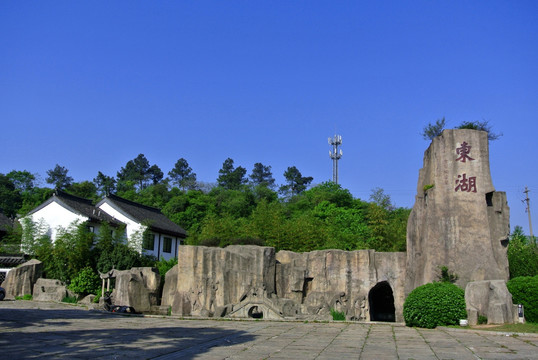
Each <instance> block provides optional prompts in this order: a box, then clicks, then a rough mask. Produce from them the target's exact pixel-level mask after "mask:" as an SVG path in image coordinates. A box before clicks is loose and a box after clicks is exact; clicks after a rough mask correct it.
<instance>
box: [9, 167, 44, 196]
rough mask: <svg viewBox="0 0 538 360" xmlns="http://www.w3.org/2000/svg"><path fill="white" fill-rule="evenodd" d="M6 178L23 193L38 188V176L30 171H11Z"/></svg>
mask: <svg viewBox="0 0 538 360" xmlns="http://www.w3.org/2000/svg"><path fill="white" fill-rule="evenodd" d="M6 176H7V177H8V178H9V179H10V180H11V181H12V182H13V185H15V187H16V188H17V189H18V190H19V191H21V192H24V191H32V189H33V188H34V187H35V186H36V181H37V180H36V176H35V175H34V174H32V173H30V172H29V171H26V170H23V171H16V170H13V171H10V172H9V173H7V174H6Z"/></svg>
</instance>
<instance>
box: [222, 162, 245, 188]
mask: <svg viewBox="0 0 538 360" xmlns="http://www.w3.org/2000/svg"><path fill="white" fill-rule="evenodd" d="M246 173H247V170H246V169H245V168H243V167H241V166H238V167H237V168H234V161H233V160H232V159H230V158H227V159H226V160H224V163H223V164H222V168H221V169H220V170H219V177H218V178H217V182H218V184H219V186H220V187H223V188H225V189H230V190H236V189H239V188H240V187H241V185H243V184H245V182H246V179H245V174H246Z"/></svg>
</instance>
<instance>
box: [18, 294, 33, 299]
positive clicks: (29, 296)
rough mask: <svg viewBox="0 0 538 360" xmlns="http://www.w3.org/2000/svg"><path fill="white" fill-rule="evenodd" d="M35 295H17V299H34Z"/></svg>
mask: <svg viewBox="0 0 538 360" xmlns="http://www.w3.org/2000/svg"><path fill="white" fill-rule="evenodd" d="M33 298H34V297H33V296H32V294H25V295H23V296H15V300H32V299H33Z"/></svg>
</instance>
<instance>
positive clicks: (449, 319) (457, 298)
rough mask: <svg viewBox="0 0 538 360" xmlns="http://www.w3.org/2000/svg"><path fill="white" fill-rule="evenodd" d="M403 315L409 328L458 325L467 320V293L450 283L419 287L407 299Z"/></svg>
mask: <svg viewBox="0 0 538 360" xmlns="http://www.w3.org/2000/svg"><path fill="white" fill-rule="evenodd" d="M403 315H404V319H405V324H406V325H407V326H418V327H423V328H429V329H433V328H435V327H437V326H442V325H457V324H458V323H459V320H460V319H466V318H467V312H466V310H465V292H464V291H463V289H460V288H459V287H457V286H456V285H454V284H451V283H448V282H436V283H430V284H426V285H422V286H419V287H417V288H416V289H415V290H413V291H411V293H410V294H409V296H408V297H407V299H405V302H404V307H403Z"/></svg>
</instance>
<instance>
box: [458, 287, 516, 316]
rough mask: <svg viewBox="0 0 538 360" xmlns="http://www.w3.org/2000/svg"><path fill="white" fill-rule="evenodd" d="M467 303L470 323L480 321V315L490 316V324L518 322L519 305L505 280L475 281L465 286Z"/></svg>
mask: <svg viewBox="0 0 538 360" xmlns="http://www.w3.org/2000/svg"><path fill="white" fill-rule="evenodd" d="M465 304H466V308H467V319H468V320H469V325H476V324H477V323H478V316H479V315H482V316H485V317H487V318H488V324H511V323H514V322H517V305H516V306H515V307H514V305H513V303H512V294H510V292H509V291H508V288H507V287H506V281H504V280H484V281H473V282H470V283H468V284H467V286H466V287H465Z"/></svg>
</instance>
